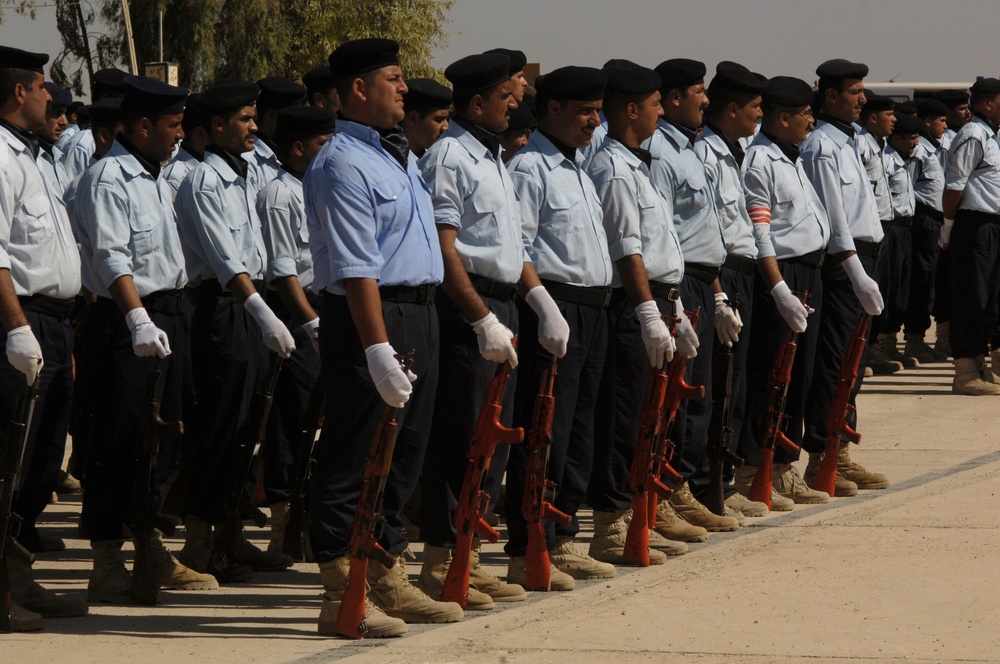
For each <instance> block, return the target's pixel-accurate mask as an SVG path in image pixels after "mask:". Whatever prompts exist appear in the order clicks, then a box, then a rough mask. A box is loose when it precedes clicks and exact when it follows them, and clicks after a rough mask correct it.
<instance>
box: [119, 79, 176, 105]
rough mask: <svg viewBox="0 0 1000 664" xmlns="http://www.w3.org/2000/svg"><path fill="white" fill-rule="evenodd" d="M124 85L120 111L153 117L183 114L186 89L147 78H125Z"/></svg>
mask: <svg viewBox="0 0 1000 664" xmlns="http://www.w3.org/2000/svg"><path fill="white" fill-rule="evenodd" d="M124 83H125V97H124V98H123V99H122V109H124V110H125V111H128V112H134V111H138V112H140V113H150V114H153V115H156V114H159V113H164V114H168V115H169V114H173V113H183V112H184V102H185V100H187V97H188V90H187V88H179V87H176V86H173V85H168V84H166V83H164V82H163V81H161V80H158V79H155V78H150V77H148V76H126V77H125V79H124Z"/></svg>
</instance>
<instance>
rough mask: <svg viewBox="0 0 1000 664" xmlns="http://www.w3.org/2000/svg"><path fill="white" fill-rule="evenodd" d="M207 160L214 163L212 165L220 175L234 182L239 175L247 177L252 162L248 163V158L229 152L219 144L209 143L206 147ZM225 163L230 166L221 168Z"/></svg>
mask: <svg viewBox="0 0 1000 664" xmlns="http://www.w3.org/2000/svg"><path fill="white" fill-rule="evenodd" d="M205 161H206V162H207V163H210V164H212V167H213V168H215V170H217V171H218V172H219V175H221V176H222V177H223V179H225V180H226V181H228V182H232V181H233V180H235V179H236V177H237V176H238V177H241V178H243V179H244V180H246V179H247V168H248V167H249V166H250V164H248V163H247V161H246V159H244V158H243V157H241V156H239V155H235V154H232V153H231V152H227V151H226V150H224V149H223V148H221V147H219V146H218V145H209V146H208V147H207V148H205ZM216 162H218V163H216ZM223 165H225V166H227V167H228V168H221V167H222V166H223Z"/></svg>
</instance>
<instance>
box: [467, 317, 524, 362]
mask: <svg viewBox="0 0 1000 664" xmlns="http://www.w3.org/2000/svg"><path fill="white" fill-rule="evenodd" d="M472 329H473V330H474V331H475V333H476V336H477V337H478V341H479V352H480V353H481V354H482V356H483V358H485V359H486V360H487V361H489V362H505V361H509V362H510V366H511V368H512V369H513V368H514V367H516V366H517V351H516V350H514V345H513V344H512V343H511V342H510V340H511V339H513V338H514V333H513V332H511V331H510V328H508V327H507V326H506V325H504V324H503V323H501V322H500V321H499V320H497V317H496V314H494V313H493V312H492V311H491V312H490V313H488V314H487V315H486V316H485V317H484V318H481V319H480V320H477V321H476V322H475V323H473V324H472Z"/></svg>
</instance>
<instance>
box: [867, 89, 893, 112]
mask: <svg viewBox="0 0 1000 664" xmlns="http://www.w3.org/2000/svg"><path fill="white" fill-rule="evenodd" d="M894 108H896V102H895V101H894V100H893V98H892V97H886V96H883V95H879V94H875V93H874V92H867V91H866V92H865V105H864V107H862V109H861V112H862V113H877V112H879V111H891V110H893V109H894Z"/></svg>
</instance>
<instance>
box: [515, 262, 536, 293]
mask: <svg viewBox="0 0 1000 664" xmlns="http://www.w3.org/2000/svg"><path fill="white" fill-rule="evenodd" d="M541 285H542V280H541V279H539V278H538V273H537V272H535V264H534V263H522V264H521V287H520V288H519V289H518V291H517V293H518V295H520V296H521V297H522V298H523V297H524V296H525V295H527V294H528V291H530V290H531V289H532V288H537V287H538V286H541Z"/></svg>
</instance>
